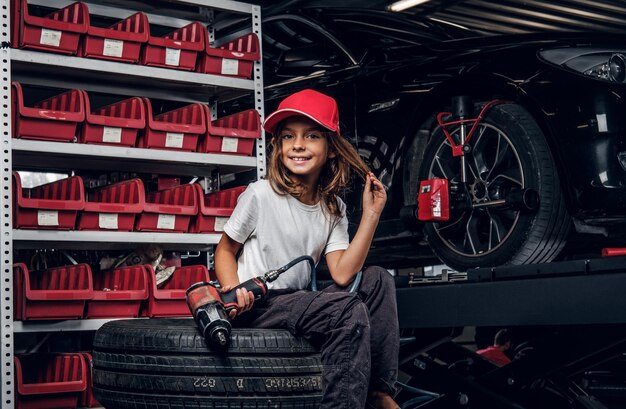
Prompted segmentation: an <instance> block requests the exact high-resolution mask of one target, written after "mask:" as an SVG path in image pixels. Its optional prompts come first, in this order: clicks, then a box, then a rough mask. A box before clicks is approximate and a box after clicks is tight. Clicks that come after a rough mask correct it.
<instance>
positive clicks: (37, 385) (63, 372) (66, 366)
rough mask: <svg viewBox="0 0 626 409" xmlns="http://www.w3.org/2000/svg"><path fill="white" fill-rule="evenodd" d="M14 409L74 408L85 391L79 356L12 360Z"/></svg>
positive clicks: (24, 356)
mask: <svg viewBox="0 0 626 409" xmlns="http://www.w3.org/2000/svg"><path fill="white" fill-rule="evenodd" d="M15 379H16V381H17V396H16V398H17V409H46V408H51V409H56V408H76V407H77V405H78V399H79V397H80V395H81V393H82V392H83V391H85V389H87V368H86V365H85V360H84V359H83V357H82V356H81V354H79V353H46V354H41V353H37V354H22V355H17V356H16V357H15Z"/></svg>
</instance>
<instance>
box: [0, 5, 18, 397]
mask: <svg viewBox="0 0 626 409" xmlns="http://www.w3.org/2000/svg"><path fill="white" fill-rule="evenodd" d="M0 4H1V6H2V10H1V11H2V12H1V14H0V22H1V23H2V30H1V31H0V41H1V44H2V47H1V48H0V51H1V52H0V54H1V56H2V60H1V61H0V66H1V67H2V77H0V78H1V86H2V104H1V106H0V117H1V118H2V126H1V127H0V130H1V132H2V152H1V155H2V168H1V169H2V170H1V172H2V175H1V177H0V192H1V194H2V200H0V203H1V204H2V211H1V213H0V220H1V222H2V225H1V226H2V227H1V228H0V232H1V236H2V239H1V241H0V251H1V252H2V255H1V256H0V260H2V273H1V275H2V295H1V296H0V310H1V311H2V320H1V322H2V329H1V330H0V334H1V337H2V341H1V342H2V346H1V348H0V350H1V351H2V357H0V364H1V365H2V369H1V370H0V371H1V372H0V374H1V375H0V379H2V386H0V391H1V392H2V398H1V399H2V400H1V402H0V406H1V407H3V408H12V407H14V400H15V389H14V388H15V387H14V384H13V379H14V375H13V374H14V366H13V297H12V294H13V225H12V209H11V207H12V203H13V201H12V191H11V180H12V178H11V170H12V159H11V102H10V97H11V54H10V53H11V51H10V48H9V44H10V41H11V35H10V32H11V25H10V18H9V16H10V15H11V14H10V5H9V0H1V2H0Z"/></svg>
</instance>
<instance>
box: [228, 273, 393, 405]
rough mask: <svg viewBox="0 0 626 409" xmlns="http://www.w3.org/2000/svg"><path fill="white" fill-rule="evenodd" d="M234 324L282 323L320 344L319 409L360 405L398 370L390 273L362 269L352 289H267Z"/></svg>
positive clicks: (389, 385) (386, 387)
mask: <svg viewBox="0 0 626 409" xmlns="http://www.w3.org/2000/svg"><path fill="white" fill-rule="evenodd" d="M235 325H236V326H238V327H253V328H285V329H288V330H289V331H290V332H291V333H292V334H294V335H297V336H304V337H306V338H308V339H310V340H311V341H312V342H313V343H316V344H318V345H320V347H321V359H322V364H323V374H322V376H323V378H322V387H323V398H322V404H321V406H320V408H323V409H330V408H333V409H361V408H363V407H365V400H366V399H367V393H368V390H369V391H383V392H387V393H390V394H392V393H393V392H394V386H393V385H394V383H395V381H396V378H397V375H398V349H399V330H398V313H397V307H396V292H395V285H394V280H393V277H392V276H391V275H390V274H389V273H388V272H387V271H386V270H385V269H383V268H380V267H369V268H367V269H366V270H365V271H363V278H362V282H361V285H360V288H359V290H358V292H356V293H349V292H347V289H346V288H342V287H339V286H337V285H334V284H333V285H331V286H330V287H327V288H325V289H324V290H322V291H316V292H311V291H296V292H290V293H285V292H283V291H281V290H275V291H269V292H268V296H267V297H266V298H265V299H264V300H262V301H260V302H258V303H256V304H255V306H254V308H253V309H252V310H250V311H249V312H246V313H245V314H242V315H241V316H240V317H238V318H237V319H236V320H235Z"/></svg>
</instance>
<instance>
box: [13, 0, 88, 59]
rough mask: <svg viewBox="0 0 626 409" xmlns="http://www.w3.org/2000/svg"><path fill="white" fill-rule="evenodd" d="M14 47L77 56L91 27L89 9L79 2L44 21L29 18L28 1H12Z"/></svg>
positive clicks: (34, 16)
mask: <svg viewBox="0 0 626 409" xmlns="http://www.w3.org/2000/svg"><path fill="white" fill-rule="evenodd" d="M11 10H12V13H11V14H12V16H13V17H12V22H11V26H12V30H11V31H12V32H11V36H12V38H11V44H12V45H13V46H14V47H16V48H30V49H35V50H43V51H53V52H57V53H63V54H72V55H73V54H76V53H77V51H78V44H79V39H80V35H81V34H83V33H86V32H87V28H88V27H89V10H88V8H87V5H86V4H85V3H82V2H76V3H72V4H70V5H68V6H67V7H64V8H62V9H59V10H55V11H53V12H51V13H50V14H47V15H45V16H43V17H40V16H36V15H33V14H30V12H29V9H28V1H27V0H12V1H11Z"/></svg>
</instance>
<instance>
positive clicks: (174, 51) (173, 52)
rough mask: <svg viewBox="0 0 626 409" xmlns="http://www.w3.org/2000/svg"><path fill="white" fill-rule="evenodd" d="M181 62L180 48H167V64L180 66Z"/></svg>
mask: <svg viewBox="0 0 626 409" xmlns="http://www.w3.org/2000/svg"><path fill="white" fill-rule="evenodd" d="M179 64H180V50H179V49H178V48H166V49H165V65H173V66H175V67H178V65H179Z"/></svg>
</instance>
